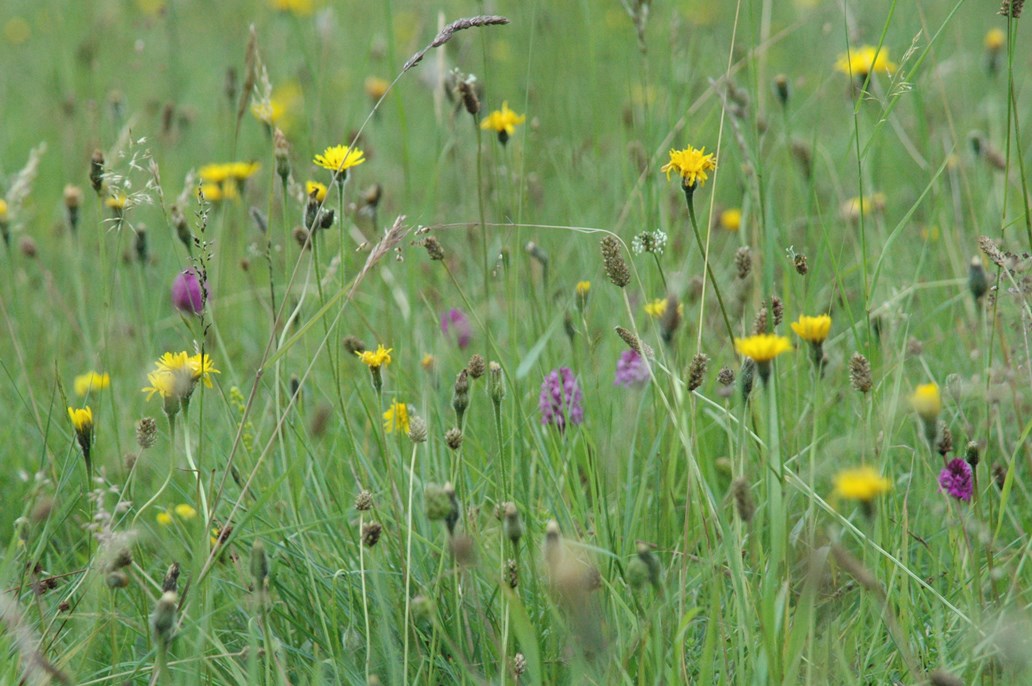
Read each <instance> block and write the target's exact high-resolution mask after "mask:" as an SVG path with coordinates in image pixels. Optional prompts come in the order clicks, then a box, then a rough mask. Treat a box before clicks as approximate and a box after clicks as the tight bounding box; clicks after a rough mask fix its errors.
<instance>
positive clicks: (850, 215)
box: [839, 193, 885, 222]
mask: <svg viewBox="0 0 1032 686" xmlns="http://www.w3.org/2000/svg"><path fill="white" fill-rule="evenodd" d="M884 209H885V194H884V193H872V194H871V195H865V196H863V197H853V198H850V199H849V200H846V201H845V202H844V203H842V206H841V207H840V208H839V212H840V213H841V215H842V218H843V219H846V220H848V221H852V222H855V221H857V220H858V219H860V216H861V215H863V216H865V217H866V216H868V215H869V214H871V213H872V212H873V213H880V212H882V211H883V210H884Z"/></svg>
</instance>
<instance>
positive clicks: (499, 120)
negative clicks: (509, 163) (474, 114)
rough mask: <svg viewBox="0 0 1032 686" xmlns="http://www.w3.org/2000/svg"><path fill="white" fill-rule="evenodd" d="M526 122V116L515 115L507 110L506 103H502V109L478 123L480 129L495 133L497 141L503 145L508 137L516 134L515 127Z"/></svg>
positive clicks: (507, 104) (507, 105)
mask: <svg viewBox="0 0 1032 686" xmlns="http://www.w3.org/2000/svg"><path fill="white" fill-rule="evenodd" d="M526 120H527V115H525V114H516V113H515V112H514V111H512V110H511V109H509V103H508V102H502V109H500V110H495V111H493V112H491V114H489V115H487V116H486V117H484V121H482V122H480V128H482V129H484V130H486V131H494V132H496V133H497V134H498V140H499V141H501V143H502V144H505V142H506V141H508V140H509V137H510V136H512V134H514V133H516V127H517V126H518V125H520V124H522V123H523V122H525V121H526Z"/></svg>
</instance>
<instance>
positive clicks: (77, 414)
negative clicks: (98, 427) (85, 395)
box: [68, 405, 93, 436]
mask: <svg viewBox="0 0 1032 686" xmlns="http://www.w3.org/2000/svg"><path fill="white" fill-rule="evenodd" d="M68 418H69V419H71V420H72V426H73V427H74V428H75V433H77V434H79V435H80V436H83V435H86V436H88V435H89V434H90V433H91V432H92V431H93V408H91V407H90V406H89V405H87V406H86V407H81V408H76V407H69V408H68Z"/></svg>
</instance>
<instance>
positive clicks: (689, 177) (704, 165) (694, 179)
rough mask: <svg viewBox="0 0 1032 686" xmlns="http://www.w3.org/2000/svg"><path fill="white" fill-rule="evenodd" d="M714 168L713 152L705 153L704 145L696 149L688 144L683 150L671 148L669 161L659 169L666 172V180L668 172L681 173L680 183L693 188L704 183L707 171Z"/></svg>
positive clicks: (715, 165)
mask: <svg viewBox="0 0 1032 686" xmlns="http://www.w3.org/2000/svg"><path fill="white" fill-rule="evenodd" d="M716 168H717V161H716V159H715V158H714V156H713V153H709V154H708V155H707V154H706V148H705V147H702V148H698V149H696V148H693V147H692V146H690V145H689V146H688V147H687V148H685V149H684V150H671V151H670V161H669V162H667V163H666V164H664V165H663V166H662V167H661V168H660V171H662V172H665V173H666V176H667V179H668V180H669V179H670V172H677V173H678V174H680V175H681V185H682V186H684V187H685V188H687V189H692V190H694V189H695V187H696V186H702V185H704V184H705V183H706V180H707V179H708V178H709V175H708V172H711V171H713V170H714V169H716Z"/></svg>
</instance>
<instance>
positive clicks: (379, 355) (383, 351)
mask: <svg viewBox="0 0 1032 686" xmlns="http://www.w3.org/2000/svg"><path fill="white" fill-rule="evenodd" d="M392 350H394V348H384V347H383V345H382V344H381V345H377V346H376V350H375V351H373V350H362V351H361V352H359V351H355V354H356V355H358V359H360V360H361V361H362V364H364V365H365V366H367V367H369V368H370V369H379V368H380V367H386V366H390V364H391V351H392Z"/></svg>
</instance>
